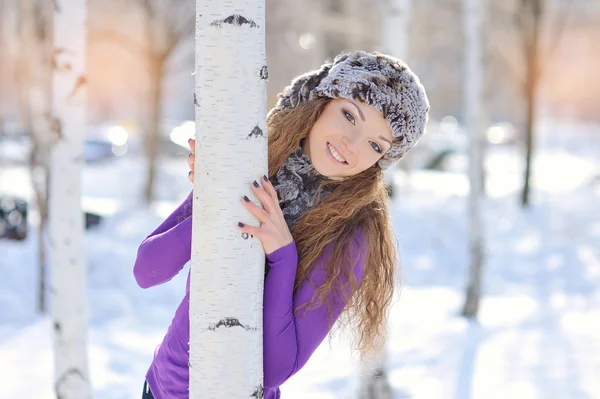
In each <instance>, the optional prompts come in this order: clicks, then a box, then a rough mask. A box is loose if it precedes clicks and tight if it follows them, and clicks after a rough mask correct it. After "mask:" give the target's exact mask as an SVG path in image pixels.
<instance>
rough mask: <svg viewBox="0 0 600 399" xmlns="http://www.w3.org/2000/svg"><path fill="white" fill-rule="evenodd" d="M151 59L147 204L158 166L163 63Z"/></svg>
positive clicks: (151, 196)
mask: <svg viewBox="0 0 600 399" xmlns="http://www.w3.org/2000/svg"><path fill="white" fill-rule="evenodd" d="M157 58H158V57H153V59H151V60H149V64H150V68H149V69H150V96H149V99H148V101H149V104H148V110H149V112H148V121H147V123H148V135H147V136H146V157H147V162H148V170H147V174H146V185H145V187H144V199H145V201H146V202H147V203H150V202H152V199H153V198H154V183H155V181H156V169H157V168H156V167H157V164H158V146H159V143H160V122H161V101H162V77H163V68H164V65H163V62H162V61H160V60H159V59H157Z"/></svg>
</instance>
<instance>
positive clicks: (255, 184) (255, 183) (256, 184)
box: [252, 180, 260, 188]
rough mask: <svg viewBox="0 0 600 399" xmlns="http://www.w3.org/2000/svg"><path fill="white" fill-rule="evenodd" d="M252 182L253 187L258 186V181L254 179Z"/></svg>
mask: <svg viewBox="0 0 600 399" xmlns="http://www.w3.org/2000/svg"><path fill="white" fill-rule="evenodd" d="M252 184H254V187H256V188H258V187H260V186H259V185H258V183H257V182H256V180H254V183H252Z"/></svg>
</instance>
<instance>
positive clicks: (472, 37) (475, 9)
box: [463, 0, 486, 317]
mask: <svg viewBox="0 0 600 399" xmlns="http://www.w3.org/2000/svg"><path fill="white" fill-rule="evenodd" d="M485 1H486V0H464V3H463V12H464V14H463V23H464V33H465V42H466V46H465V47H466V54H465V64H464V65H465V73H464V76H465V100H464V101H465V103H464V104H465V122H466V129H467V132H468V135H469V183H470V191H469V246H470V268H469V277H468V283H467V293H466V300H465V304H464V308H463V315H464V316H467V317H476V316H477V311H478V309H479V298H480V294H481V275H482V268H483V262H484V259H483V252H484V237H483V225H482V217H481V203H482V199H483V190H482V187H483V185H482V182H483V179H482V172H483V161H482V153H483V151H482V149H483V145H484V140H485V136H484V134H485V131H484V129H485V126H484V123H483V121H484V118H483V113H484V107H483V70H484V63H483V18H484V2H485Z"/></svg>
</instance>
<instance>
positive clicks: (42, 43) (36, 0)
mask: <svg viewBox="0 0 600 399" xmlns="http://www.w3.org/2000/svg"><path fill="white" fill-rule="evenodd" d="M18 4H19V39H20V44H21V46H22V49H24V50H21V51H18V57H19V58H18V67H17V74H16V78H17V84H18V87H19V90H18V91H19V103H20V113H21V119H22V120H23V124H24V127H25V129H26V130H27V131H28V132H29V133H30V138H31V141H32V144H33V145H32V151H31V156H30V171H31V182H32V186H33V191H34V195H35V203H36V205H37V209H38V212H39V226H38V264H39V289H38V307H39V311H40V312H41V313H43V312H45V311H46V302H45V292H46V263H47V259H46V258H47V254H46V247H45V245H44V234H45V233H46V229H47V220H48V179H49V165H50V148H51V147H52V143H53V141H54V138H53V135H52V120H51V118H50V115H51V80H52V67H51V64H52V35H53V32H52V4H51V2H48V1H43V0H21V1H20V3H18Z"/></svg>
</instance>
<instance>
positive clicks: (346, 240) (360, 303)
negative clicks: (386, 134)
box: [267, 98, 397, 357]
mask: <svg viewBox="0 0 600 399" xmlns="http://www.w3.org/2000/svg"><path fill="white" fill-rule="evenodd" d="M329 101H330V99H327V98H318V99H315V100H311V101H307V102H304V103H301V104H299V105H298V106H296V107H295V108H293V109H284V110H280V111H277V112H275V113H273V114H272V115H270V117H269V119H268V120H267V127H268V136H269V177H273V176H274V175H275V174H276V173H277V170H278V169H279V167H280V166H281V165H282V163H283V161H284V160H285V159H286V158H287V157H288V156H289V155H290V154H291V153H292V152H293V151H294V150H295V149H296V148H297V147H298V145H299V143H300V140H302V139H304V138H306V137H307V136H308V134H309V132H310V130H311V129H312V127H313V125H314V124H315V122H316V121H317V119H318V118H319V116H320V115H321V114H322V113H323V110H324V109H325V107H326V105H327V104H328V103H329ZM382 173H383V172H382V170H381V168H380V167H379V166H377V165H374V166H372V167H371V168H369V169H367V170H365V171H363V172H362V173H359V174H357V175H355V176H352V177H350V178H347V179H345V180H342V181H339V180H329V179H326V180H325V181H324V183H323V184H322V186H328V187H329V186H331V187H334V190H333V193H332V194H331V195H329V196H328V197H326V198H325V199H324V200H323V201H321V202H320V203H319V204H317V205H316V206H315V207H313V208H311V209H309V210H308V211H306V212H305V213H304V214H303V215H302V216H301V217H300V219H299V220H298V222H297V223H296V224H295V226H294V227H293V229H292V231H291V233H292V236H293V237H294V240H295V241H296V246H297V249H298V256H299V263H298V270H297V273H296V281H295V290H297V289H298V288H299V287H300V285H301V284H302V282H303V281H304V280H305V279H306V278H307V277H308V276H309V274H310V272H311V269H312V267H313V265H314V264H315V262H316V261H317V259H318V258H319V257H320V256H321V254H322V253H323V251H324V250H325V247H326V246H328V245H330V247H331V248H330V249H331V251H330V252H329V254H330V257H329V261H328V264H326V265H324V268H325V272H326V276H327V277H326V280H325V283H324V284H323V285H321V286H320V287H318V288H317V290H316V292H315V294H314V296H313V298H312V300H311V303H310V304H309V305H308V308H307V309H310V308H314V307H316V306H319V305H321V304H324V305H325V306H327V307H328V309H329V311H330V315H331V305H332V303H330V299H329V298H328V295H329V294H330V293H331V292H332V291H333V292H335V294H336V296H340V295H341V296H342V298H343V299H344V301H347V302H348V304H347V305H346V307H345V309H344V311H343V312H342V315H341V316H340V319H339V324H338V326H339V327H341V328H342V329H346V330H349V331H348V332H350V333H352V334H353V335H354V338H355V346H356V349H358V350H359V351H360V353H361V356H362V357H364V356H365V355H367V354H368V353H369V352H371V351H376V350H378V349H380V346H381V345H382V344H383V342H384V339H385V330H386V323H387V315H388V311H389V307H390V304H391V302H392V296H393V292H394V272H395V268H396V265H397V258H396V248H395V245H394V240H393V237H394V235H393V232H392V228H391V224H390V220H389V214H388V201H389V199H388V194H387V191H386V189H385V186H384V185H383V179H382ZM357 229H358V230H359V231H360V233H361V235H362V238H363V247H362V248H360V249H359V251H360V252H361V255H362V258H363V264H364V279H363V281H362V283H361V284H360V286H358V284H357V281H356V278H355V276H354V266H355V263H356V261H357V257H358V255H359V254H357V253H353V254H350V253H349V252H350V251H349V249H350V248H352V241H353V240H354V238H355V236H356V230H357ZM343 286H345V287H346V288H345V289H342V287H343ZM348 288H349V289H348ZM352 292H355V294H354V295H353V296H352V297H351V298H350V297H348V293H352ZM305 305H306V304H305ZM303 306H304V305H302V306H300V307H298V308H297V309H295V311H299V310H300V309H301V308H302V307H303Z"/></svg>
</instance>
